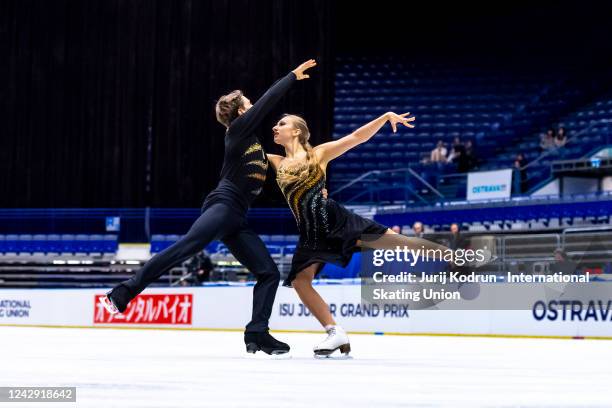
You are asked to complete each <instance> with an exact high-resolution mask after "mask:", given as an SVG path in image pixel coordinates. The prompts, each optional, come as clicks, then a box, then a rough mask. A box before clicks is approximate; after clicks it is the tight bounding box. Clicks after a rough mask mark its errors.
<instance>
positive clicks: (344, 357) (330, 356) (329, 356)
mask: <svg viewBox="0 0 612 408" xmlns="http://www.w3.org/2000/svg"><path fill="white" fill-rule="evenodd" d="M314 358H316V359H317V360H352V359H353V356H349V355H348V354H325V355H323V354H315V355H314Z"/></svg>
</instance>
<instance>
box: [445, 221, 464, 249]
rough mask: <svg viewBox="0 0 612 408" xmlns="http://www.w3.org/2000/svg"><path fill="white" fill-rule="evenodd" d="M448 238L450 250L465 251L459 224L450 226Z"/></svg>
mask: <svg viewBox="0 0 612 408" xmlns="http://www.w3.org/2000/svg"><path fill="white" fill-rule="evenodd" d="M450 233H451V235H450V238H449V239H448V247H449V248H450V249H452V250H457V249H465V248H466V246H467V242H466V240H465V239H464V238H463V235H461V231H460V230H459V224H457V223H452V224H451V226H450Z"/></svg>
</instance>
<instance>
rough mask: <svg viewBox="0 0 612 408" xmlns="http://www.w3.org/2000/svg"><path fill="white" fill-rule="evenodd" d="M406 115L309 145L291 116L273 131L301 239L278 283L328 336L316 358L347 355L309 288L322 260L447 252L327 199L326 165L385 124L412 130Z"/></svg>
mask: <svg viewBox="0 0 612 408" xmlns="http://www.w3.org/2000/svg"><path fill="white" fill-rule="evenodd" d="M408 115H409V113H404V114H403V115H398V114H396V113H393V112H388V113H385V114H384V115H382V116H380V117H379V118H377V119H375V120H373V121H371V122H370V123H368V124H366V125H364V126H362V127H361V128H359V129H357V130H356V131H355V132H353V133H351V134H350V135H348V136H345V137H343V138H341V139H338V140H335V141H332V142H328V143H323V144H321V145H319V146H315V147H312V146H311V145H310V144H309V143H308V139H309V138H310V132H309V130H308V126H307V124H306V121H305V120H304V119H302V118H301V117H299V116H296V115H285V116H284V117H282V118H281V120H279V121H278V123H277V125H276V126H274V128H273V133H274V142H275V143H277V144H280V145H282V146H283V147H284V148H285V156H284V157H283V156H279V155H273V154H268V159H269V161H270V163H271V164H272V167H273V168H274V169H275V170H276V174H277V175H276V180H277V182H278V185H279V187H280V189H281V190H282V192H283V194H284V195H285V198H286V199H287V202H288V204H289V207H290V208H291V211H292V212H293V215H294V217H295V219H296V222H297V225H298V230H299V232H300V240H299V243H298V246H297V248H296V251H295V255H294V256H293V261H292V265H291V272H290V273H289V276H288V277H287V279H286V280H285V282H284V283H283V285H284V286H293V287H294V288H295V290H296V291H297V293H298V296H299V297H300V299H301V300H302V302H303V303H304V304H305V305H306V307H308V309H309V310H310V311H311V313H312V314H313V315H314V316H315V317H316V318H317V320H318V321H319V322H320V323H321V325H322V326H323V327H324V328H325V331H326V332H327V333H328V336H327V338H326V339H325V341H323V342H322V343H320V344H319V345H317V346H315V347H314V353H315V355H319V356H326V355H329V354H331V353H333V352H334V351H336V350H338V349H339V350H340V352H341V353H343V354H345V355H346V354H348V353H349V352H350V350H351V347H350V344H349V340H348V337H347V335H346V332H345V331H344V330H343V329H342V327H340V326H338V325H337V324H336V322H335V321H334V319H333V317H332V315H331V313H330V312H329V306H328V305H327V304H326V303H325V301H324V300H323V298H321V296H320V295H319V294H318V293H317V291H316V290H315V289H314V288H313V287H312V280H313V279H314V277H315V276H316V275H317V273H318V272H319V271H320V270H321V268H322V267H323V265H324V264H325V263H327V262H331V263H334V264H338V265H341V266H346V265H347V264H348V263H349V261H350V259H351V255H352V253H353V252H356V251H358V248H359V246H363V247H370V248H395V247H396V246H400V247H404V246H406V247H408V248H409V249H420V248H423V247H425V249H430V248H431V249H441V250H446V249H448V248H446V247H444V246H442V245H438V244H436V243H434V242H430V241H427V240H425V239H422V238H408V237H405V236H403V235H400V234H397V233H395V232H393V231H392V230H391V229H389V228H387V227H385V226H383V225H381V224H379V223H377V222H375V221H372V220H368V219H365V218H362V217H360V216H358V215H356V214H354V213H352V212H351V211H349V210H347V209H346V208H344V207H343V206H342V205H340V204H338V203H336V202H335V201H334V200H331V199H327V198H326V194H324V193H323V189H324V188H325V170H326V168H327V165H328V163H329V162H330V161H332V160H333V159H335V158H336V157H338V156H341V155H342V154H344V153H345V152H346V151H348V150H350V149H352V148H353V147H355V146H357V145H359V144H361V143H364V142H366V141H368V140H369V139H370V138H371V137H372V136H374V135H375V134H376V132H378V130H380V128H382V127H383V126H384V124H385V123H387V122H389V123H390V124H391V127H392V129H393V132H394V133H395V132H396V131H397V125H398V124H401V125H404V126H406V127H409V128H412V127H414V126H413V125H412V124H411V123H410V122H412V121H414V117H408ZM363 234H368V235H370V234H371V235H379V236H380V238H379V239H376V240H374V241H369V242H362V241H360V237H361V236H362V235H363Z"/></svg>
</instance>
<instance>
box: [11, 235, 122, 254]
mask: <svg viewBox="0 0 612 408" xmlns="http://www.w3.org/2000/svg"><path fill="white" fill-rule="evenodd" d="M117 246H118V241H117V235H86V234H77V235H74V234H63V235H58V234H49V235H44V234H35V235H31V234H19V235H17V234H7V235H0V254H3V255H11V254H12V255H35V254H39V255H60V254H61V255H79V254H80V255H96V254H97V255H102V254H114V253H116V252H117Z"/></svg>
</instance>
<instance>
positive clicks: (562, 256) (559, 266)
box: [550, 248, 578, 275]
mask: <svg viewBox="0 0 612 408" xmlns="http://www.w3.org/2000/svg"><path fill="white" fill-rule="evenodd" d="M553 254H554V257H555V262H554V263H551V264H550V272H551V273H557V272H561V273H562V274H563V275H574V274H577V272H578V271H577V270H576V268H577V266H578V265H577V264H576V262H574V261H572V259H571V258H570V257H569V256H568V255H567V253H566V252H565V251H564V250H563V249H561V248H557V249H555V252H554V253H553Z"/></svg>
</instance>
